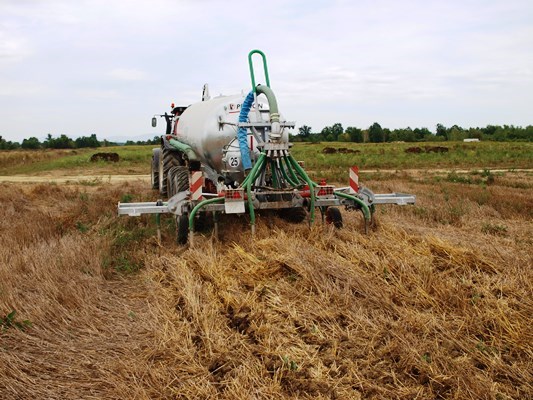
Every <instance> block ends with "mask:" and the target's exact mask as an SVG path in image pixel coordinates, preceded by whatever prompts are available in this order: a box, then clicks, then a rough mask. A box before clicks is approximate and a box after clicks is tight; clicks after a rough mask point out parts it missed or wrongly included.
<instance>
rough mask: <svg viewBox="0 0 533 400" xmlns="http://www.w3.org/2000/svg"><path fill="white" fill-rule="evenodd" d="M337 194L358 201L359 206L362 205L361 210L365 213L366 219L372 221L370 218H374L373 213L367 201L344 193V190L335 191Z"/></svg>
mask: <svg viewBox="0 0 533 400" xmlns="http://www.w3.org/2000/svg"><path fill="white" fill-rule="evenodd" d="M335 196H339V197H344V198H345V199H349V200H352V201H354V202H355V203H357V204H358V205H359V206H361V210H362V211H363V215H364V216H365V219H366V220H367V221H369V222H370V219H371V218H372V215H371V213H370V209H369V208H368V206H367V205H366V204H365V202H364V201H363V200H361V199H358V198H357V197H355V196H352V195H349V194H346V193H342V192H335Z"/></svg>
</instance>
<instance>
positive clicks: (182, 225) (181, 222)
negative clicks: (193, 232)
mask: <svg viewBox="0 0 533 400" xmlns="http://www.w3.org/2000/svg"><path fill="white" fill-rule="evenodd" d="M188 236H189V216H188V215H187V214H183V215H177V216H176V242H178V244H186V243H187V238H188Z"/></svg>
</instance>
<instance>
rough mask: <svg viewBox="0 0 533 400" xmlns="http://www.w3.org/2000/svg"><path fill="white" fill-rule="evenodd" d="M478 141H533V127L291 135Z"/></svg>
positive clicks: (301, 135) (337, 127) (298, 138)
mask: <svg viewBox="0 0 533 400" xmlns="http://www.w3.org/2000/svg"><path fill="white" fill-rule="evenodd" d="M469 138H470V139H479V140H493V141H529V142H530V141H533V126H532V125H528V126H526V127H525V128H522V127H520V126H514V125H503V126H500V125H487V126H486V127H485V128H479V127H477V128H466V129H465V128H462V127H460V126H458V125H453V126H451V127H445V126H444V125H442V124H437V126H436V129H435V133H433V132H431V131H430V130H429V129H428V128H415V129H411V128H410V127H407V128H402V129H392V130H391V129H388V128H383V127H381V125H380V124H379V123H377V122H374V123H373V124H372V125H371V126H370V127H368V129H360V128H356V127H352V126H350V127H347V128H346V129H344V128H343V127H342V124H340V123H335V124H333V125H331V126H326V127H325V128H324V129H322V130H321V131H320V132H315V133H313V130H312V128H311V127H310V126H307V125H303V126H301V127H300V128H298V134H297V135H294V136H291V140H292V141H295V142H356V143H365V142H371V143H381V142H420V141H447V140H449V141H455V140H464V139H469Z"/></svg>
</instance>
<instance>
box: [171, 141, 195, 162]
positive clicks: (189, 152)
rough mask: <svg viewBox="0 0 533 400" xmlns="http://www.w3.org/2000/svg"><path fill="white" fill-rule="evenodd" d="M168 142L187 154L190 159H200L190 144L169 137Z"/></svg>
mask: <svg viewBox="0 0 533 400" xmlns="http://www.w3.org/2000/svg"><path fill="white" fill-rule="evenodd" d="M168 142H169V143H170V145H171V146H172V147H174V148H176V149H178V150H180V151H181V152H183V153H185V154H187V157H188V158H189V160H190V161H200V160H199V159H198V156H197V155H196V153H195V152H194V150H193V149H192V147H191V146H189V145H188V144H185V143H182V142H180V141H178V140H176V139H170V140H169V141H168Z"/></svg>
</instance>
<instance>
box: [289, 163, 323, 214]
mask: <svg viewBox="0 0 533 400" xmlns="http://www.w3.org/2000/svg"><path fill="white" fill-rule="evenodd" d="M289 161H290V162H291V163H292V166H293V167H294V168H295V169H296V171H297V172H298V174H300V176H301V177H302V178H303V179H304V180H305V181H306V182H307V184H308V185H309V196H310V198H311V209H310V210H309V211H310V215H309V222H310V223H311V224H313V222H314V221H315V197H316V195H315V190H314V187H315V186H317V184H316V183H315V182H313V181H312V180H311V178H309V175H307V173H306V172H305V171H304V170H303V168H302V167H300V165H299V164H298V162H297V161H296V160H295V159H294V157H293V156H292V154H289Z"/></svg>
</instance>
